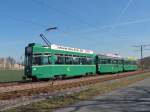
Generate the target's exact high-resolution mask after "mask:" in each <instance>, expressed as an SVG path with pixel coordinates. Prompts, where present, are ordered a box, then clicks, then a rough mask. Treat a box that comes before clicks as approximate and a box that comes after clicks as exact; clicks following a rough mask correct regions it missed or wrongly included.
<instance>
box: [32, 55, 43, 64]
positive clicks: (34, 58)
mask: <svg viewBox="0 0 150 112" xmlns="http://www.w3.org/2000/svg"><path fill="white" fill-rule="evenodd" d="M41 64H42V60H41V56H37V57H33V65H41Z"/></svg>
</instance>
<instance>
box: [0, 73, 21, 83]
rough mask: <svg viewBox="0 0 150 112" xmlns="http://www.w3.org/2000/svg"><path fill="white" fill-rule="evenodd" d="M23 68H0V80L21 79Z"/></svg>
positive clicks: (11, 80)
mask: <svg viewBox="0 0 150 112" xmlns="http://www.w3.org/2000/svg"><path fill="white" fill-rule="evenodd" d="M22 76H23V70H0V82H13V81H21V80H22Z"/></svg>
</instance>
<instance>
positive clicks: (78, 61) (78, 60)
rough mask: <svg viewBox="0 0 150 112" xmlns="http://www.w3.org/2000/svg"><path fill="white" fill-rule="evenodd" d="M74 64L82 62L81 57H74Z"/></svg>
mask: <svg viewBox="0 0 150 112" xmlns="http://www.w3.org/2000/svg"><path fill="white" fill-rule="evenodd" d="M73 64H75V65H77V64H80V59H79V58H78V57H73Z"/></svg>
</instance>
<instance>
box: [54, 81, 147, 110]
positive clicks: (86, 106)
mask: <svg viewBox="0 0 150 112" xmlns="http://www.w3.org/2000/svg"><path fill="white" fill-rule="evenodd" d="M54 112H150V78H148V79H145V80H143V81H140V82H137V83H135V84H132V85H130V86H128V87H126V88H123V89H118V90H115V91H113V92H110V93H108V94H105V95H101V96H97V97H95V98H93V99H91V100H88V101H82V102H79V103H77V104H74V105H70V106H67V107H65V108H60V109H58V110H55V111H54Z"/></svg>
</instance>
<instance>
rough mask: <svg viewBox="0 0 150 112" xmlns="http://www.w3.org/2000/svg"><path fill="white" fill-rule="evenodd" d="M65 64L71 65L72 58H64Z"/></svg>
mask: <svg viewBox="0 0 150 112" xmlns="http://www.w3.org/2000/svg"><path fill="white" fill-rule="evenodd" d="M65 63H66V64H73V58H72V57H65Z"/></svg>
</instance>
